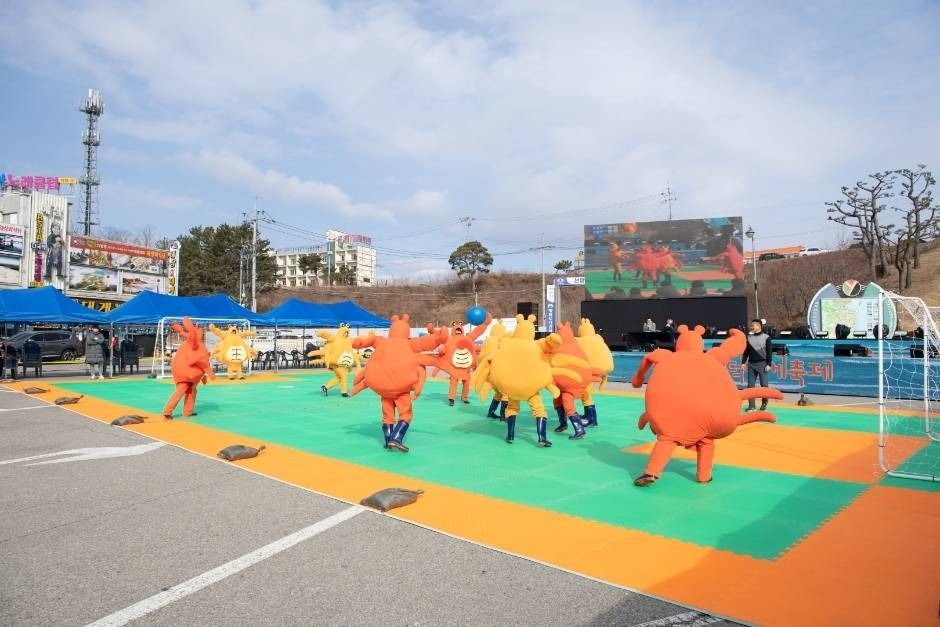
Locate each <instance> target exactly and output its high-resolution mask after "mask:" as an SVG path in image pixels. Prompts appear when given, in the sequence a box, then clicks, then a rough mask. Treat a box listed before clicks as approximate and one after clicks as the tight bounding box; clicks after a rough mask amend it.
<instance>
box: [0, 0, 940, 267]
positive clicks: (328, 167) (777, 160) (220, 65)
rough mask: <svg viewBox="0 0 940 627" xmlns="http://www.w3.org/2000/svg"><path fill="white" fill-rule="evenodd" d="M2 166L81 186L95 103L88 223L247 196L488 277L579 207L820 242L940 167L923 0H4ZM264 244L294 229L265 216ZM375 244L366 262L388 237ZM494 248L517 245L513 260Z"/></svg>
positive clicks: (408, 259) (129, 221)
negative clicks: (883, 180) (884, 190)
mask: <svg viewBox="0 0 940 627" xmlns="http://www.w3.org/2000/svg"><path fill="white" fill-rule="evenodd" d="M4 14H5V15H4V20H3V22H2V23H0V95H2V96H3V103H4V109H5V115H4V118H5V121H6V124H5V129H4V140H3V143H2V149H0V170H3V171H5V172H10V173H13V174H57V175H61V176H65V175H74V176H78V175H80V173H81V168H82V146H81V144H80V137H81V132H82V129H83V119H82V116H81V114H80V113H79V112H78V111H77V106H78V103H79V102H80V100H81V99H82V97H83V96H84V94H85V92H86V90H87V89H88V88H89V87H96V88H98V89H100V90H101V91H102V93H103V96H104V99H105V102H106V106H107V109H106V113H105V115H104V117H103V118H102V120H101V133H102V147H101V152H100V162H99V171H100V175H101V179H102V185H101V192H100V219H101V221H102V222H103V223H105V224H109V225H113V226H115V227H120V228H126V229H131V230H134V229H136V228H139V227H140V226H142V225H152V226H153V227H154V228H155V230H156V231H157V232H158V233H160V234H166V235H170V236H175V235H178V234H180V233H183V232H185V231H186V230H188V228H189V227H190V226H192V225H196V224H215V223H219V222H222V221H228V222H233V221H236V220H238V219H239V218H240V215H241V212H243V211H245V210H248V209H250V207H251V205H252V202H253V199H254V197H255V196H257V197H259V198H260V200H259V204H260V206H261V207H263V208H264V209H265V210H266V211H267V212H268V213H269V214H270V215H271V216H272V217H273V218H274V219H275V220H277V221H279V222H280V223H281V224H282V225H298V226H302V227H303V228H304V229H305V230H309V231H313V232H322V231H325V230H326V229H327V228H338V229H342V230H346V231H351V232H360V233H365V234H368V235H372V236H373V237H374V238H375V240H376V243H377V244H378V246H380V247H381V248H380V254H379V263H380V273H381V274H382V275H383V276H386V277H403V276H411V277H429V276H434V275H439V274H441V273H443V272H445V271H446V268H447V266H446V261H445V259H446V256H447V255H448V253H449V252H450V251H451V250H453V248H454V247H455V246H456V245H457V244H459V243H460V242H461V241H463V238H464V237H465V235H466V229H465V227H464V226H463V225H461V224H459V223H458V220H459V219H460V218H462V217H464V216H471V217H473V218H475V221H474V222H473V224H472V227H471V229H472V230H471V233H472V235H473V236H474V237H475V238H478V239H480V240H481V241H483V242H484V244H486V245H488V246H489V248H490V249H491V250H492V251H494V252H496V253H498V254H497V256H496V267H497V268H498V269H512V270H534V269H537V268H538V255H537V254H535V253H531V252H522V253H520V252H519V251H525V250H526V249H528V248H531V247H535V246H537V245H538V243H539V237H540V235H541V234H542V233H544V236H545V239H546V241H547V242H548V243H550V244H554V245H556V246H558V249H557V250H552V251H548V253H547V254H546V259H548V260H551V261H552V262H553V261H554V260H556V259H560V258H565V257H568V258H570V257H571V256H572V255H573V254H574V252H575V249H576V247H577V246H578V242H579V240H580V239H581V233H582V230H581V227H582V225H583V224H586V223H603V222H619V221H626V220H643V219H658V218H665V215H666V213H665V207H664V205H663V204H662V203H661V202H659V198H658V194H659V193H660V192H661V191H662V189H663V188H664V186H665V184H666V181H667V180H668V181H669V183H670V185H671V187H672V189H673V190H674V193H675V194H676V196H677V200H676V202H675V203H674V205H673V208H674V216H675V217H679V218H688V217H697V216H717V215H742V216H743V217H744V222H745V224H752V225H753V227H754V229H755V230H756V231H757V233H758V246H770V245H785V244H791V243H803V244H805V245H819V246H826V245H829V244H832V243H833V242H835V241H836V239H837V235H838V233H839V230H838V229H837V228H835V227H834V225H832V224H830V223H827V222H826V219H825V207H824V202H825V201H827V200H832V199H835V198H837V197H838V195H839V188H840V186H842V185H844V184H851V183H852V182H853V181H855V180H857V179H858V178H859V177H861V176H863V175H865V174H866V173H868V172H870V171H875V170H881V169H888V168H896V167H913V166H915V165H916V164H918V163H926V164H927V165H929V166H932V167H933V168H934V171H936V170H937V169H940V165H938V164H940V159H938V156H940V154H938V153H940V149H938V146H940V123H938V121H937V115H936V111H937V108H938V104H937V103H938V102H940V79H938V76H940V73H938V72H937V71H936V67H935V62H936V59H938V58H940V43H938V38H937V33H938V32H940V3H937V2H895V3H884V2H880V3H876V2H871V3H869V2H827V3H816V4H814V5H813V6H809V5H808V4H807V3H795V2H792V3H771V2H768V3H758V2H746V3H714V2H707V3H706V2H682V3H679V2H675V3H667V2H638V3H629V2H622V1H612V2H600V1H598V2H584V3H563V2H539V1H531V2H530V1H513V2H509V3H503V2H486V1H484V2H479V1H477V2H461V1H456V2H449V3H426V2H398V3H383V2H377V3H372V2H352V3H342V2H317V1H315V0H303V1H296V2H291V1H286V0H285V1H278V2H268V1H264V0H255V1H252V2H236V1H235V0H231V1H222V0H218V1H208V0H207V1H200V2H196V3H188V2H172V1H171V2H134V3H130V2H107V1H100V2H92V3H76V2H62V3H57V2H42V1H30V2H12V3H7V6H6V10H5V11H4ZM265 234H266V236H268V237H270V238H271V239H272V240H273V242H274V243H275V244H276V245H282V246H302V245H305V244H309V243H311V238H310V236H309V235H306V234H304V233H301V232H290V230H289V229H285V228H284V227H274V228H268V229H267V230H266V231H265ZM383 251H384V252H383ZM508 253H512V254H508Z"/></svg>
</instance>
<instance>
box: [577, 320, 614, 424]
mask: <svg viewBox="0 0 940 627" xmlns="http://www.w3.org/2000/svg"><path fill="white" fill-rule="evenodd" d="M576 339H577V340H578V344H580V345H581V350H583V351H584V353H585V354H586V355H587V358H588V362H589V363H590V364H591V368H594V369H596V370H600V371H601V372H602V373H603V375H602V376H601V380H600V383H598V385H597V389H598V390H603V389H604V386H605V385H607V377H608V376H610V373H611V372H613V371H614V356H613V354H612V353H611V352H610V348H609V347H608V346H607V343H606V342H605V341H604V338H603V337H601V336H600V335H598V333H597V331H596V330H595V329H594V325H593V324H591V321H590V320H589V319H587V318H581V324H580V325H578V337H577V338H576ZM581 403H582V404H583V405H584V421H583V422H584V426H586V427H596V426H597V407H596V406H595V405H594V399H593V398H591V386H590V385H588V386H587V387H585V388H584V394H583V395H582V396H581Z"/></svg>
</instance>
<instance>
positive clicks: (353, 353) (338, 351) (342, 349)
mask: <svg viewBox="0 0 940 627" xmlns="http://www.w3.org/2000/svg"><path fill="white" fill-rule="evenodd" d="M317 335H318V336H319V337H321V338H323V339H324V340H326V346H324V347H323V348H320V349H317V350H315V351H310V352H309V353H307V357H320V358H321V359H323V362H324V363H325V364H326V367H327V368H329V369H330V370H331V371H332V372H333V378H332V379H330V380H329V381H327V382H326V383H325V384H324V385H321V386H320V391H321V392H323V396H326V395H327V394H329V391H330V388H332V387H335V386H336V385H339V391H340V392H341V393H342V395H343V397H344V398H345V397H348V396H349V373H350V372H351V371H352V369H353V368H355V369H356V373H357V374H358V373H359V366H360V364H361V363H362V356H361V355H359V351H357V350H356V349H354V348H353V345H352V340H351V339H349V325H348V324H342V325H340V327H339V329H338V330H337V331H336V333H328V332H326V331H317Z"/></svg>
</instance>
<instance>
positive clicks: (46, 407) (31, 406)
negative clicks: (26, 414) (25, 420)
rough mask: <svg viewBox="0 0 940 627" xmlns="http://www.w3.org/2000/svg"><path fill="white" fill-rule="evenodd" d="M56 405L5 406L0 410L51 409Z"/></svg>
mask: <svg viewBox="0 0 940 627" xmlns="http://www.w3.org/2000/svg"><path fill="white" fill-rule="evenodd" d="M52 407H56V405H30V406H29V407H7V408H4V409H0V411H26V410H27V409H44V408H45V409H51V408H52Z"/></svg>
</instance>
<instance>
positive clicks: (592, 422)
mask: <svg viewBox="0 0 940 627" xmlns="http://www.w3.org/2000/svg"><path fill="white" fill-rule="evenodd" d="M584 417H585V418H587V425H585V426H588V427H596V426H597V406H596V405H588V406H586V407H585V408H584Z"/></svg>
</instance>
